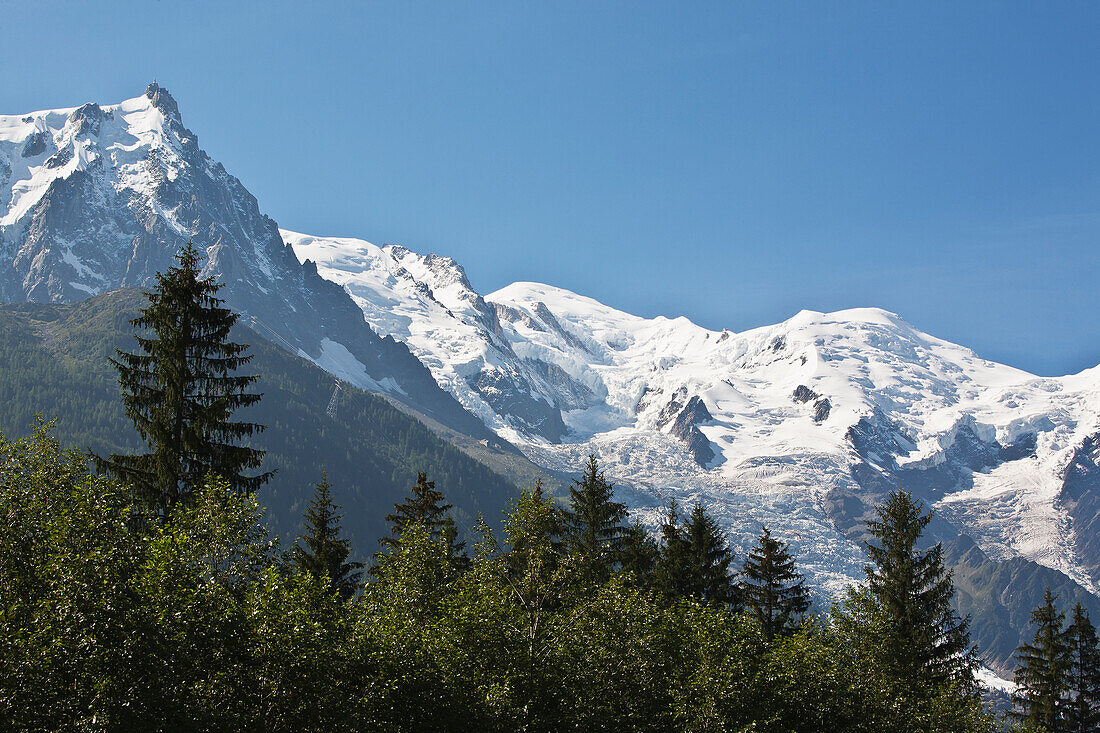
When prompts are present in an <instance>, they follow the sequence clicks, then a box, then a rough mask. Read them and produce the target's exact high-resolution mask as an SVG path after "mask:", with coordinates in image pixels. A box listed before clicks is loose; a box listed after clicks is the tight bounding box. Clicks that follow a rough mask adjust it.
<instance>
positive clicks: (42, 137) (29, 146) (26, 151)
mask: <svg viewBox="0 0 1100 733" xmlns="http://www.w3.org/2000/svg"><path fill="white" fill-rule="evenodd" d="M46 139H47V137H46V133H45V132H42V131H41V130H40V131H38V132H35V133H34V134H32V135H31V136H30V137H29V138H27V142H26V143H24V145H23V150H22V151H20V153H19V155H20V156H21V157H23V158H33V157H35V156H37V155H42V153H44V152H46Z"/></svg>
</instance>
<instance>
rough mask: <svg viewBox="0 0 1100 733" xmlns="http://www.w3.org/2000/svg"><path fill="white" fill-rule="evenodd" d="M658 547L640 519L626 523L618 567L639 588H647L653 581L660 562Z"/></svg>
mask: <svg viewBox="0 0 1100 733" xmlns="http://www.w3.org/2000/svg"><path fill="white" fill-rule="evenodd" d="M660 552H661V551H660V548H659V547H658V545H657V541H656V540H655V539H654V538H653V537H652V536H650V534H649V532H647V531H646V529H645V527H643V526H642V523H641V521H640V520H637V519H635V520H634V522H633V523H632V524H629V525H627V527H626V530H625V532H624V533H623V542H622V552H621V555H620V569H621V570H622V572H623V573H626V574H628V575H629V576H631V578H633V580H634V583H635V584H636V585H637V586H638V587H641V588H648V587H650V586H651V584H652V583H653V581H654V576H655V574H656V572H657V565H658V563H659V562H660V556H661V555H660Z"/></svg>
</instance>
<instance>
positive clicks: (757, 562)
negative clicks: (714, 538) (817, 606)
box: [741, 527, 810, 641]
mask: <svg viewBox="0 0 1100 733" xmlns="http://www.w3.org/2000/svg"><path fill="white" fill-rule="evenodd" d="M741 574H742V576H744V580H742V582H741V592H742V594H743V597H744V601H745V603H746V605H747V606H748V607H749V608H750V609H752V612H753V613H754V614H755V615H756V618H757V620H758V621H759V622H760V627H761V628H762V629H763V631H764V637H765V638H766V639H768V641H771V640H772V639H773V638H775V637H776V636H778V635H780V634H784V633H786V632H788V631H791V630H793V629H794V628H795V627H796V626H797V623H798V619H799V617H801V616H802V614H804V613H805V612H806V610H807V609H808V608H809V607H810V598H809V595H808V594H807V593H806V589H805V588H804V586H803V581H802V575H801V574H800V573H799V572H798V571H797V570H795V564H794V558H792V557H791V554H790V551H789V549H788V547H787V543H786V542H783V541H781V540H777V539H775V538H774V537H772V535H771V531H770V530H768V528H767V527H764V531H763V533H762V534H761V535H760V538H759V539H758V540H757V542H756V546H755V547H753V548H752V550H750V551H749V554H748V557H746V558H745V562H744V564H743V565H742V570H741Z"/></svg>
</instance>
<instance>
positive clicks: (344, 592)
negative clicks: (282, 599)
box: [292, 472, 363, 599]
mask: <svg viewBox="0 0 1100 733" xmlns="http://www.w3.org/2000/svg"><path fill="white" fill-rule="evenodd" d="M313 486H314V492H313V500H312V501H311V502H310V505H309V509H307V510H306V513H305V525H306V526H305V529H306V531H305V534H304V535H302V536H301V537H299V538H298V544H296V545H295V546H294V551H293V556H292V557H293V561H294V565H295V567H297V568H298V570H301V571H308V572H309V573H310V574H312V575H313V576H314V577H315V578H322V577H323V578H328V580H329V583H330V584H331V587H332V589H333V590H335V591H337V592H338V593H339V594H340V595H341V596H342V597H343V598H345V599H348V598H351V597H352V596H353V595H355V590H356V588H357V587H358V586H359V580H360V578H361V577H362V575H363V573H362V568H363V563H361V562H348V556H349V555H350V554H351V542H350V541H349V540H348V539H346V538H345V537H343V536H342V534H343V528H342V527H341V526H340V519H341V518H342V517H343V515H342V514H340V513H339V509H340V507H339V506H337V505H336V503H335V502H334V501H333V498H332V484H330V483H329V482H328V473H327V472H322V473H321V480H320V481H318V482H317V483H315V484H314V485H313Z"/></svg>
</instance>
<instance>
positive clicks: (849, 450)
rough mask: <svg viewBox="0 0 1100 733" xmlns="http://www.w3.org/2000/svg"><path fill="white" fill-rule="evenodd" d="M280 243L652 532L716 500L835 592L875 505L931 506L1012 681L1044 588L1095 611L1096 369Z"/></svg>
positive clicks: (533, 446)
mask: <svg viewBox="0 0 1100 733" xmlns="http://www.w3.org/2000/svg"><path fill="white" fill-rule="evenodd" d="M284 237H285V238H286V239H287V240H288V241H290V242H291V243H292V245H293V246H294V247H295V250H296V252H297V253H298V255H299V257H302V258H309V259H313V260H315V261H317V262H318V266H319V269H320V272H321V273H322V274H323V275H324V276H326V277H329V278H332V279H333V280H334V281H337V282H340V283H341V284H342V285H344V287H345V288H346V289H347V290H348V291H349V292H351V293H352V294H353V295H354V296H355V298H356V302H358V303H359V304H360V306H361V307H362V308H363V311H364V313H365V314H366V317H367V320H368V321H370V322H371V323H372V324H374V325H375V327H376V328H378V329H379V331H381V332H383V333H390V334H393V335H394V336H395V337H396V338H398V339H401V340H403V341H406V342H407V343H409V345H410V348H412V349H413V351H414V352H415V353H416V354H417V355H418V356H419V357H420V358H421V359H422V360H423V361H424V363H426V364H427V365H428V366H429V368H431V369H432V370H433V373H434V374H435V375H436V378H437V379H438V380H439V382H440V384H443V385H444V386H445V387H447V388H448V389H450V390H451V391H452V393H453V394H455V395H456V397H457V398H458V399H459V401H460V402H462V403H463V404H464V405H465V406H467V407H468V408H469V409H471V411H473V412H474V413H475V414H477V415H478V416H479V417H480V418H481V419H482V420H483V421H485V423H486V424H487V425H489V426H490V427H492V428H493V429H494V430H495V431H497V432H498V433H499V434H501V435H503V436H505V437H506V438H507V439H508V440H510V441H512V442H513V443H515V444H516V445H518V446H519V447H520V448H521V450H523V451H524V452H525V453H526V454H527V455H528V456H529V457H531V458H532V459H534V460H535V461H536V462H538V463H541V464H542V465H544V466H547V467H549V468H554V469H560V470H570V471H571V470H576V468H577V467H578V465H579V464H580V463H581V461H582V460H583V458H584V456H585V455H587V454H588V453H589V452H595V453H596V454H597V455H598V456H599V458H600V460H601V464H602V465H603V466H605V468H606V469H607V471H608V474H609V476H611V477H613V478H614V479H615V481H616V484H617V485H619V486H622V487H624V498H626V500H627V501H628V503H629V504H630V505H631V508H632V510H633V511H634V512H635V513H636V514H638V515H640V516H642V517H643V518H646V519H649V520H652V521H656V519H657V518H658V516H659V514H660V506H661V505H662V504H663V503H665V502H667V500H668V499H670V498H676V499H677V500H678V501H680V502H681V503H690V502H693V501H705V502H706V503H707V505H708V508H709V510H710V511H711V512H712V513H714V514H715V515H716V516H718V517H719V518H720V520H721V521H722V522H723V524H724V526H725V527H726V528H727V530H729V531H730V532H731V535H732V536H733V537H734V543H735V545H741V546H744V545H747V544H748V543H749V542H750V541H751V539H752V537H753V536H754V535H755V534H757V533H758V532H759V529H760V525H761V524H768V525H769V526H776V527H784V528H785V532H787V534H786V535H785V537H784V539H786V540H788V541H789V542H790V543H791V545H792V549H793V550H794V551H795V553H796V554H797V556H798V558H799V561H800V564H801V566H802V567H803V568H805V569H806V570H807V572H808V574H809V577H810V580H811V583H812V584H813V585H814V586H815V587H816V588H817V589H818V590H819V591H821V592H824V593H827V594H831V593H836V592H839V591H840V590H841V589H843V587H844V586H846V585H847V584H849V583H851V582H852V581H854V580H858V579H859V578H860V577H861V576H862V566H863V564H864V562H865V561H864V557H863V551H862V543H863V541H864V540H865V539H866V534H865V526H864V521H865V520H866V519H869V518H871V517H872V515H873V507H874V505H875V504H877V503H879V502H881V501H882V500H883V499H884V498H885V497H886V495H887V494H888V493H889V492H890V491H893V490H895V489H899V488H900V489H905V490H907V491H911V492H913V493H914V494H915V495H916V496H917V497H918V498H919V499H920V500H921V501H923V502H924V503H925V504H926V506H928V507H929V508H934V509H935V510H936V517H937V518H936V520H935V522H934V524H933V534H932V535H931V536H930V537H931V539H934V540H940V541H944V542H945V543H949V544H950V547H951V551H952V553H953V554H952V555H951V556H952V557H953V558H954V559H955V561H956V562H958V563H959V573H960V576H959V577H960V578H962V577H964V575H965V578H966V582H967V583H968V584H969V586H968V587H967V588H966V589H965V594H964V595H961V596H960V604H961V605H965V604H970V605H968V606H966V608H967V610H968V611H973V612H974V614H975V629H976V630H977V631H978V632H980V634H981V636H982V638H983V639H984V640H985V644H986V645H987V646H988V648H989V649H990V652H989V661H990V663H991V664H994V665H999V668H1000V669H1001V670H1002V671H1003V670H1004V669H1005V667H1006V665H1007V664H1009V663H1010V661H1009V660H1010V657H1011V652H1012V649H1013V648H1014V647H1015V645H1016V644H1017V643H1019V641H1020V639H1021V638H1022V636H1021V635H1022V634H1026V629H1027V611H1029V610H1030V609H1023V608H1022V605H1021V604H1026V603H1028V602H1030V600H1029V599H1030V598H1031V596H1032V595H1033V593H1032V591H1033V590H1034V589H1035V588H1038V587H1040V585H1042V584H1052V585H1058V586H1059V587H1062V588H1064V589H1065V592H1066V593H1068V594H1069V595H1070V596H1073V597H1081V598H1084V599H1086V600H1087V601H1088V603H1095V602H1096V601H1097V596H1096V595H1095V594H1094V591H1095V590H1096V589H1097V587H1098V580H1097V576H1096V568H1097V564H1096V563H1097V562H1098V560H1100V543H1097V542H1094V541H1093V540H1092V538H1093V537H1095V536H1096V534H1097V533H1096V531H1095V530H1096V524H1095V523H1096V522H1097V521H1100V520H1098V519H1097V517H1098V516H1100V502H1098V501H1097V500H1096V498H1095V497H1096V496H1097V495H1098V494H1100V485H1098V478H1097V477H1098V476H1100V471H1097V470H1096V469H1095V468H1094V464H1095V463H1096V461H1097V460H1100V457H1097V458H1090V456H1093V455H1094V453H1093V450H1094V448H1095V446H1093V445H1092V444H1091V443H1088V442H1087V441H1088V438H1089V436H1094V435H1097V434H1098V433H1100V369H1097V370H1092V371H1090V372H1085V373H1083V374H1080V375H1074V376H1070V377H1063V378H1059V379H1044V378H1040V377H1036V376H1034V375H1031V374H1027V373H1025V372H1021V371H1019V370H1016V369H1013V368H1011V367H1006V366H1002V365H998V364H993V363H990V362H987V361H985V360H983V359H980V358H979V357H977V356H976V355H975V354H974V353H973V352H971V351H969V350H968V349H965V348H963V347H960V346H956V345H954V344H950V343H948V342H945V341H942V340H939V339H936V338H934V337H932V336H929V335H928V334H924V333H921V332H920V331H918V330H916V329H914V328H913V327H912V326H910V325H909V324H907V323H906V322H905V321H903V320H902V319H900V318H899V317H897V316H896V315H894V314H891V313H887V312H885V311H881V310H877V309H873V308H865V309H854V310H850V311H841V312H838V313H816V312H812V311H803V312H802V313H799V314H798V315H796V316H795V317H793V318H791V319H790V320H788V321H786V322H784V323H781V324H777V325H775V326H767V327H763V328H758V329H753V330H751V331H747V332H744V333H740V334H735V333H732V332H729V331H719V332H712V331H708V330H706V329H703V328H699V327H698V326H695V325H694V324H692V323H690V322H689V321H687V320H686V319H682V318H678V319H667V318H655V319H644V318H638V317H636V316H632V315H630V314H626V313H622V312H620V311H617V310H615V309H613V308H609V307H608V306H605V305H603V304H601V303H599V302H597V301H595V300H592V299H591V298H586V297H583V296H579V295H577V294H575V293H570V292H568V291H564V290H561V289H559V288H554V287H552V286H547V285H540V284H537V283H515V284H513V285H511V286H508V287H506V288H504V289H502V290H499V291H497V292H495V293H491V294H489V295H486V296H484V297H481V296H479V295H478V294H477V293H475V292H472V291H470V290H469V284H468V281H467V280H465V279H464V278H463V279H461V280H459V279H456V278H450V279H447V280H445V281H444V280H443V279H442V276H441V274H437V273H435V269H437V268H438V266H439V262H438V261H437V260H436V259H433V258H428V257H427V256H421V255H413V254H412V253H402V254H401V255H400V257H399V258H398V259H400V262H401V264H402V265H403V266H404V267H403V270H402V271H400V272H398V271H397V270H396V269H395V267H394V264H393V263H394V257H393V255H392V253H391V252H390V251H389V248H378V247H374V246H373V245H370V244H368V243H366V242H363V241H361V240H354V239H343V240H326V239H321V238H316V237H309V236H307V235H298V234H290V233H284ZM418 258H420V259H419V260H418ZM415 261H419V262H421V263H422V264H420V265H414V264H411V263H414V262H415ZM429 262H435V263H436V264H435V265H433V266H429V264H428V263H429ZM448 267H450V265H448ZM437 280H438V282H440V283H443V282H447V283H458V284H457V285H455V284H452V285H448V286H445V287H442V288H441V287H438V286H437V285H436V284H435V283H436V282H437ZM448 288H451V289H450V290H448ZM425 292H430V293H432V294H433V296H434V297H433V299H432V300H429V299H427V298H426V296H424V295H423V293H425ZM459 294H461V297H459ZM482 302H484V303H485V304H486V306H487V309H488V310H491V311H492V314H493V315H494V316H495V319H494V318H492V317H490V316H489V315H488V313H486V312H483V309H482V308H481V306H480V304H481V303H482ZM426 324H427V325H426ZM494 374H500V375H507V377H502V378H501V379H499V380H497V379H491V378H490V375H494ZM552 374H553V375H557V376H556V378H554V379H547V377H548V376H549V375H552ZM456 375H457V376H460V377H461V379H459V378H456ZM515 394H521V395H523V397H524V399H528V398H529V399H532V400H537V401H538V404H539V408H540V410H539V412H538V413H534V412H531V411H529V410H527V409H525V408H524V407H523V406H522V405H521V403H520V402H519V401H516V400H513V399H512V397H513V396H514V395H515ZM552 412H557V413H558V414H559V415H560V419H561V422H560V423H558V421H557V420H555V419H554V417H553V414H552ZM536 414H537V416H538V418H537V420H536V419H533V418H534V416H535V415H536ZM547 425H553V426H554V430H552V431H547V430H546V426H547ZM563 427H564V429H563ZM1090 461H1091V462H1090ZM1067 465H1070V466H1071V468H1069V469H1067V468H1066V467H1067ZM1067 529H1068V530H1070V531H1067ZM998 584H1003V585H1001V586H998ZM1005 594H1008V595H1005ZM1089 599H1091V600H1089ZM1006 619H1008V620H1006ZM1006 624H1007V626H1006Z"/></svg>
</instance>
